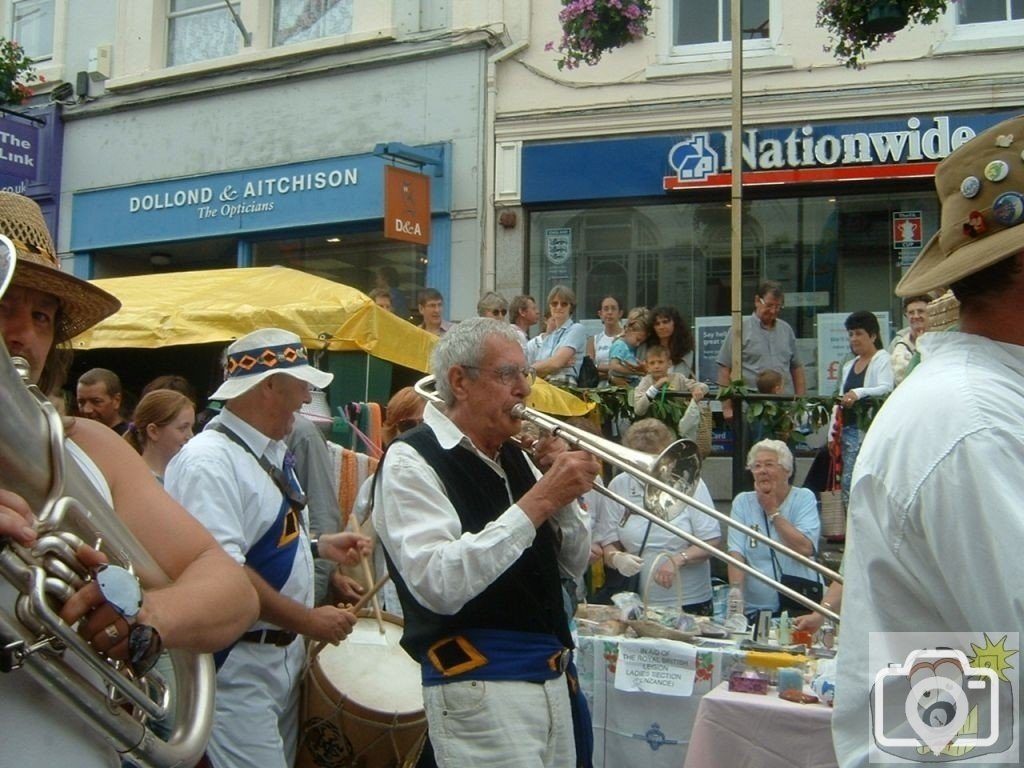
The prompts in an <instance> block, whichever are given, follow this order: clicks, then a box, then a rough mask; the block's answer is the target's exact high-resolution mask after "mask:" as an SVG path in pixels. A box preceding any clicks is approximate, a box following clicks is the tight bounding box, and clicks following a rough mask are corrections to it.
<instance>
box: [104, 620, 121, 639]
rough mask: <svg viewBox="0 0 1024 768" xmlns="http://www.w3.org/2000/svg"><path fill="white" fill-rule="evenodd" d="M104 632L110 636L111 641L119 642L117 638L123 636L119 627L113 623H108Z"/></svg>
mask: <svg viewBox="0 0 1024 768" xmlns="http://www.w3.org/2000/svg"><path fill="white" fill-rule="evenodd" d="M103 632H104V633H105V634H106V636H107V637H109V638H110V640H111V642H117V639H118V638H119V637H121V633H120V632H118V631H117V627H115V626H114V625H113V624H108V625H107V626H106V628H105V629H104V630H103Z"/></svg>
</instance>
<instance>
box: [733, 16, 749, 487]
mask: <svg viewBox="0 0 1024 768" xmlns="http://www.w3.org/2000/svg"><path fill="white" fill-rule="evenodd" d="M729 2H730V6H729V9H730V13H729V16H730V17H729V24H730V39H731V41H732V72H731V74H732V138H731V142H732V191H731V193H730V200H731V202H732V209H731V214H732V240H731V248H732V250H731V256H732V259H731V270H730V273H731V276H732V291H731V298H730V304H731V312H730V314H731V316H732V368H731V370H732V378H733V379H734V380H735V379H737V378H743V18H742V17H743V7H742V5H743V4H742V0H729ZM732 430H733V461H732V487H733V491H734V492H735V490H736V489H738V488H740V487H742V483H743V456H744V454H745V453H746V445H745V444H744V443H745V441H744V434H743V402H742V401H740V402H739V403H735V402H734V405H733V409H732Z"/></svg>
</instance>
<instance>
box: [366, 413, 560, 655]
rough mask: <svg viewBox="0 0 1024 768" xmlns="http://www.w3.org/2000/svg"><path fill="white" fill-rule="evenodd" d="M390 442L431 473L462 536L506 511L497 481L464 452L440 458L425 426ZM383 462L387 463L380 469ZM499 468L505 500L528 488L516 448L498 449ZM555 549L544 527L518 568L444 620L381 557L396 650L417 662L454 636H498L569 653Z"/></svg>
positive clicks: (530, 479)
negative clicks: (540, 639)
mask: <svg viewBox="0 0 1024 768" xmlns="http://www.w3.org/2000/svg"><path fill="white" fill-rule="evenodd" d="M398 439H399V440H402V441H404V442H406V443H407V444H408V445H410V446H411V447H413V448H414V449H415V450H416V451H417V452H418V453H419V454H420V455H421V456H423V458H424V459H425V460H426V462H427V463H428V464H429V465H430V466H431V468H433V469H434V471H435V472H437V474H438V477H440V479H441V483H442V484H443V485H444V488H445V493H446V494H447V496H448V498H449V499H450V500H451V502H452V505H453V506H454V507H455V510H456V512H457V513H458V515H459V520H460V521H461V522H462V530H463V532H466V533H478V532H479V531H481V530H483V528H484V526H485V525H487V523H489V522H491V521H493V520H496V519H497V518H498V517H500V516H501V514H502V513H503V512H504V511H505V510H506V509H508V508H509V507H510V506H511V505H512V500H510V499H509V497H508V491H507V489H506V487H505V482H504V480H503V479H502V478H501V477H500V476H499V475H498V474H496V473H495V472H494V470H493V469H491V468H490V467H489V466H488V465H487V464H486V463H485V462H484V461H483V460H482V459H480V458H479V457H478V456H477V455H476V454H475V453H473V452H472V451H470V450H468V449H467V448H464V447H462V446H461V445H457V446H455V447H454V448H452V449H450V450H445V449H444V448H442V447H441V445H440V444H439V443H438V442H437V438H436V437H435V435H434V432H433V430H431V429H430V428H429V427H427V426H426V425H423V426H420V427H417V428H416V429H413V430H410V431H409V432H406V433H405V434H404V435H402V436H401V437H400V438H398ZM386 461H387V457H385V458H384V459H383V460H382V461H381V465H382V466H384V465H385V464H386ZM499 463H500V464H501V466H502V467H503V469H504V470H505V474H506V475H507V476H508V482H509V487H510V488H511V489H512V497H513V500H518V499H519V498H520V497H521V496H522V495H523V494H524V493H526V492H527V491H528V490H530V488H532V487H533V484H534V482H535V479H534V476H533V472H532V471H531V470H530V466H529V464H528V463H527V458H526V456H525V455H524V454H523V452H522V450H520V449H519V448H518V447H516V446H514V445H512V444H510V443H506V444H504V445H503V446H502V447H501V450H500V452H499ZM378 471H379V470H378ZM558 549H559V542H558V541H557V538H556V531H555V529H554V527H553V526H552V525H551V524H548V523H545V524H544V525H542V526H540V528H538V529H537V535H536V537H535V538H534V540H533V543H532V544H531V545H530V546H529V547H528V548H527V549H526V550H525V551H524V552H523V554H522V555H521V556H520V557H519V559H518V560H516V561H515V562H514V563H513V564H512V565H511V566H509V568H508V569H507V570H506V571H505V572H504V573H502V574H501V575H500V576H499V577H498V578H497V579H496V580H495V581H494V582H493V583H492V584H491V585H490V586H489V587H487V588H486V589H485V590H484V591H483V592H481V593H480V594H479V595H477V596H476V597H474V598H473V599H472V600H470V601H469V602H468V603H466V604H465V605H464V606H463V607H462V610H460V611H459V612H458V613H456V614H454V615H451V616H442V615H440V614H436V613H434V612H433V611H430V610H428V609H426V608H424V607H423V606H422V605H420V604H419V603H418V602H417V601H416V599H415V598H414V597H413V596H412V594H411V593H410V592H409V589H408V587H407V586H406V584H405V581H404V579H403V578H402V574H400V573H398V571H397V569H396V568H395V564H394V562H393V560H392V559H391V556H390V555H389V554H388V553H387V551H386V550H385V552H384V554H385V557H386V559H387V564H388V573H389V574H390V575H391V578H392V580H393V581H394V582H395V588H396V589H397V591H398V597H399V600H400V601H401V603H402V612H403V613H404V614H405V631H404V633H403V635H402V647H403V648H405V650H406V651H408V652H409V654H410V655H411V656H412V657H413V658H415V659H417V660H420V659H422V657H423V654H424V652H425V651H426V649H428V648H429V647H430V646H431V645H433V644H434V642H436V641H437V640H440V639H441V638H444V637H448V636H450V635H453V634H457V633H458V632H459V631H460V630H462V629H506V630H516V631H520V632H536V633H542V634H547V635H554V636H556V637H557V638H558V639H559V640H560V641H561V642H562V643H563V644H564V645H565V646H566V647H567V648H571V647H572V636H571V634H570V632H569V626H568V622H567V620H566V616H565V609H564V607H563V604H562V587H561V582H560V580H559V573H558V562H557V557H558Z"/></svg>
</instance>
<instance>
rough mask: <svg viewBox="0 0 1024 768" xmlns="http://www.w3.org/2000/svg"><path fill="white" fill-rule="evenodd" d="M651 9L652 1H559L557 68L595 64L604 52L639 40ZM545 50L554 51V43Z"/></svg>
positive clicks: (644, 32)
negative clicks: (559, 28) (560, 7)
mask: <svg viewBox="0 0 1024 768" xmlns="http://www.w3.org/2000/svg"><path fill="white" fill-rule="evenodd" d="M652 10H653V5H652V3H651V0H562V10H561V11H560V12H559V14H558V20H559V22H561V25H562V39H561V40H560V41H559V43H558V52H559V53H560V54H561V58H560V59H559V60H558V68H559V69H576V68H578V67H579V66H580V64H590V65H593V64H597V62H599V61H600V60H601V56H602V55H603V54H605V53H606V52H608V51H611V50H614V49H615V48H621V47H622V46H623V45H626V43H629V42H632V41H633V40H639V39H641V38H642V37H643V36H644V35H645V34H647V23H648V21H650V18H651V12H652ZM544 50H547V51H551V50H555V44H554V43H548V44H547V45H546V46H545V47H544Z"/></svg>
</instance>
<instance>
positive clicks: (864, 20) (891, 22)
mask: <svg viewBox="0 0 1024 768" xmlns="http://www.w3.org/2000/svg"><path fill="white" fill-rule="evenodd" d="M949 2H956V0H818V26H819V27H823V28H824V29H825V30H826V31H827V32H828V35H829V40H828V43H827V44H826V45H825V50H826V51H829V52H830V53H832V54H833V55H834V56H835V57H836V58H837V59H839V60H840V61H841V62H843V64H845V65H846V66H848V67H851V68H853V69H863V68H864V54H865V53H867V52H868V51H873V50H875V49H876V48H878V46H879V45H881V44H882V43H884V42H888V41H890V40H892V39H893V35H894V34H895V33H896V32H898V31H899V30H901V29H903V28H904V27H906V26H908V25H910V24H934V23H935V22H936V21H938V20H939V19H940V18H941V17H942V14H944V13H945V12H946V6H947V5H948V3H949Z"/></svg>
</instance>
